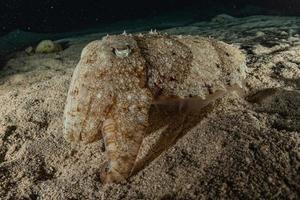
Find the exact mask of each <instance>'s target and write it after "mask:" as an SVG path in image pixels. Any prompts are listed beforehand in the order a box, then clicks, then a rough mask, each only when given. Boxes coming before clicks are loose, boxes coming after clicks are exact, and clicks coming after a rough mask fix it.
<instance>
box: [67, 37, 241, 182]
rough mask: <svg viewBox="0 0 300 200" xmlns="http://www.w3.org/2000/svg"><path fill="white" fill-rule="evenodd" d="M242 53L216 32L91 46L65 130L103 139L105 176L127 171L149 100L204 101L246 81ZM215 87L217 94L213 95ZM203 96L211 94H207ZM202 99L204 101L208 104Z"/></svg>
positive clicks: (120, 176) (109, 40)
mask: <svg viewBox="0 0 300 200" xmlns="http://www.w3.org/2000/svg"><path fill="white" fill-rule="evenodd" d="M244 71H245V64H244V57H243V55H242V54H241V53H240V52H239V51H238V50H237V49H235V48H233V47H231V46H230V45H227V44H225V43H222V42H218V41H215V40H212V39H205V38H200V37H192V36H185V37H179V36H168V35H160V34H147V35H133V36H131V35H130V36H129V35H116V36H107V37H104V38H103V39H102V40H101V41H94V42H92V43H90V44H89V45H87V46H86V47H85V48H84V50H83V52H82V55H81V60H80V62H79V63H78V65H77V67H76V69H75V71H74V74H73V78H72V82H71V85H70V89H69V93H68V98H67V103H66V108H65V114H64V125H65V129H64V136H65V138H66V139H67V140H68V141H71V142H79V141H82V142H85V143H89V142H93V141H95V140H97V139H100V138H101V136H102V137H103V139H104V143H105V148H106V155H107V159H108V161H107V162H106V163H105V164H104V165H103V167H102V172H101V179H102V181H103V182H104V183H111V182H121V181H123V180H126V179H127V178H128V177H130V175H131V173H132V169H133V166H134V164H135V162H136V157H137V155H138V151H139V148H140V145H141V143H142V141H143V138H144V134H145V133H144V132H145V129H146V128H147V126H148V114H149V110H150V106H151V104H165V103H168V102H170V101H173V102H175V103H176V102H180V103H182V102H185V103H187V104H193V106H197V104H195V103H194V102H197V99H199V100H200V99H201V101H202V102H205V105H206V104H208V103H210V102H211V101H214V100H215V99H217V98H219V97H221V96H222V95H223V94H225V93H226V91H229V90H231V89H232V88H235V87H237V86H241V85H242V81H243V79H244V76H245V72H244ZM211 94H215V95H211ZM206 97H207V98H208V99H206ZM203 105H204V104H203Z"/></svg>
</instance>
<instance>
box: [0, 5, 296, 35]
mask: <svg viewBox="0 0 300 200" xmlns="http://www.w3.org/2000/svg"><path fill="white" fill-rule="evenodd" d="M177 11H185V12H186V13H189V14H190V16H191V18H192V19H194V20H207V19H209V18H211V17H212V16H215V15H217V14H220V13H227V14H230V15H233V16H236V17H241V16H249V15H258V14H259V15H300V0H151V1H144V0H139V1H138V0H135V1H134V0H122V1H114V0H105V1H104V0H84V1H81V0H1V1H0V35H5V34H7V33H9V32H11V31H13V30H15V29H20V30H24V31H29V32H40V33H59V32H70V31H80V30H83V29H88V28H92V27H97V26H100V25H101V26H103V25H107V24H110V23H113V22H116V21H119V20H134V19H143V18H147V17H148V18H151V17H154V16H158V15H164V14H165V15H167V14H168V13H171V12H177ZM170 17H172V16H171V15H170ZM177 17H180V16H177Z"/></svg>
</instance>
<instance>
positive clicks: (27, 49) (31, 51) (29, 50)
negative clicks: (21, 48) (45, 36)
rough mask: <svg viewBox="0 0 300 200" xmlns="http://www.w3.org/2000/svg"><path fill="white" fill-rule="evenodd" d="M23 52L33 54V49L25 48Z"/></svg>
mask: <svg viewBox="0 0 300 200" xmlns="http://www.w3.org/2000/svg"><path fill="white" fill-rule="evenodd" d="M25 52H26V53H27V54H32V53H34V49H33V47H32V46H29V47H27V48H26V49H25Z"/></svg>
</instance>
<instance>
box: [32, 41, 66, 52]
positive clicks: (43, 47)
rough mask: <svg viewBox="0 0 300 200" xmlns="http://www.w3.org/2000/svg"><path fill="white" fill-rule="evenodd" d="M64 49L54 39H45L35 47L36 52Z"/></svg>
mask: <svg viewBox="0 0 300 200" xmlns="http://www.w3.org/2000/svg"><path fill="white" fill-rule="evenodd" d="M59 51H62V46H61V45H60V44H59V43H55V42H53V41H52V40H43V41H41V42H40V43H39V44H38V45H37V46H36V48H35V53H54V52H59Z"/></svg>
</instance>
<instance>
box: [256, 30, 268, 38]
mask: <svg viewBox="0 0 300 200" xmlns="http://www.w3.org/2000/svg"><path fill="white" fill-rule="evenodd" d="M255 35H256V37H263V36H265V35H266V34H265V33H264V32H262V31H257V32H256V34H255Z"/></svg>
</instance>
